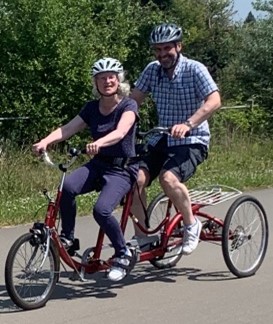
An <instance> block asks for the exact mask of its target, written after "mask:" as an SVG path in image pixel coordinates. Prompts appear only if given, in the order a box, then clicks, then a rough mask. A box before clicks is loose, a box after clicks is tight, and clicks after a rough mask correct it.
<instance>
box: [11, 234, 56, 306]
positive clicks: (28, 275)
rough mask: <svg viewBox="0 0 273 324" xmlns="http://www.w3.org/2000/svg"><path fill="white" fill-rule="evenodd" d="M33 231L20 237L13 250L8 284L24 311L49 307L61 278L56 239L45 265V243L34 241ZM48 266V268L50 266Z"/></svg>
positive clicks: (51, 244)
mask: <svg viewBox="0 0 273 324" xmlns="http://www.w3.org/2000/svg"><path fill="white" fill-rule="evenodd" d="M31 238H32V234H31V233H27V234H24V235H22V236H20V237H19V238H18V239H17V240H16V241H15V242H14V244H13V245H12V247H11V248H10V250H9V253H8V256H7V259H6V263H5V283H6V289H7V291H8V294H9V296H10V298H11V300H12V301H13V302H14V303H15V304H16V305H17V306H18V307H20V308H22V309H24V310H32V309H36V308H40V307H43V306H45V304H46V303H47V301H48V300H49V298H50V296H51V294H52V292H53V290H54V288H55V285H56V283H57V281H58V278H59V272H60V259H59V254H58V252H57V250H56V248H55V247H54V245H53V242H52V241H51V242H50V248H49V252H48V255H47V257H46V259H45V262H44V264H43V267H42V268H41V269H39V266H41V262H42V260H43V256H44V253H45V244H33V243H31ZM46 267H48V269H47V268H46Z"/></svg>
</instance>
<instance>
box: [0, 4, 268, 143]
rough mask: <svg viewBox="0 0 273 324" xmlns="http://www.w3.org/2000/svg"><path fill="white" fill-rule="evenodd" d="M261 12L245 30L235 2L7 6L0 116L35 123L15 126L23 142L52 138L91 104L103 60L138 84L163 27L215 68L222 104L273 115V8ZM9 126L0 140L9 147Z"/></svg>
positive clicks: (1, 19) (1, 8) (0, 13)
mask: <svg viewBox="0 0 273 324" xmlns="http://www.w3.org/2000/svg"><path fill="white" fill-rule="evenodd" d="M254 6H255V9H257V10H262V11H263V12H265V13H267V15H266V16H265V17H264V18H263V19H257V20H253V19H251V23H238V22H235V21H234V20H233V0H164V1H159V0H153V1H152V0H150V1H149V0H107V1H101V0H36V1H33V0H9V1H3V0H0V33H1V34H0V36H1V37H0V47H1V61H0V90H1V97H0V107H1V108H0V115H1V117H3V116H12V117H16V116H28V117H30V119H29V123H28V124H27V123H26V122H23V121H21V122H18V123H17V124H16V127H13V132H12V133H13V136H14V137H15V140H16V141H17V142H22V141H23V140H24V141H26V142H33V141H34V140H36V138H39V137H41V136H44V135H46V134H47V133H48V132H49V131H50V130H51V129H52V128H55V127H56V126H58V125H60V124H63V123H65V122H66V121H68V120H69V119H71V118H72V117H74V116H75V115H76V114H77V113H78V111H79V110H80V108H81V107H82V105H83V104H84V102H85V101H86V100H89V99H90V98H91V82H90V67H91V65H92V64H93V62H94V61H96V60H97V59H99V58H101V57H103V56H112V57H115V58H117V59H119V60H121V61H122V62H123V64H124V66H125V69H126V70H127V71H128V78H129V80H130V82H131V84H133V82H134V81H135V80H136V78H137V77H138V75H139V73H140V72H141V70H142V69H143V68H144V67H145V65H146V64H147V63H148V62H149V61H150V60H151V59H152V56H151V53H150V49H149V46H148V36H149V33H150V31H151V29H152V28H153V27H154V25H156V24H159V23H162V22H176V23H178V24H179V25H181V26H182V28H183V30H184V39H183V43H184V44H183V51H184V54H185V55H186V56H189V57H190V58H193V59H197V60H200V61H201V62H203V63H204V64H205V65H206V66H207V67H208V69H209V70H210V72H211V73H212V75H213V77H214V78H215V80H216V81H217V82H218V84H219V86H220V89H221V94H222V97H223V101H224V102H232V103H240V102H244V101H245V100H247V99H248V98H249V97H253V95H255V98H256V99H255V100H256V101H257V102H258V103H259V104H260V105H261V107H262V108H265V109H266V110H268V111H269V110H270V109H271V106H272V103H273V102H272V101H273V99H272V97H271V94H272V87H273V85H272V83H273V75H272V69H273V68H272V66H273V64H272V60H273V57H272V56H273V54H272V53H273V41H272V39H271V38H272V37H271V35H272V33H273V16H272V13H273V0H270V1H262V0H256V1H255V3H254ZM150 106H151V102H150V101H148V102H147V106H146V108H145V106H144V109H142V110H141V115H142V117H143V121H144V123H145V124H147V125H151V124H152V122H153V121H154V120H155V116H154V113H153V112H154V111H153V110H152V109H148V107H150ZM271 123H272V122H271ZM7 125H8V123H2V126H1V125H0V132H1V137H8V138H11V131H10V127H9V126H7ZM13 125H15V124H13Z"/></svg>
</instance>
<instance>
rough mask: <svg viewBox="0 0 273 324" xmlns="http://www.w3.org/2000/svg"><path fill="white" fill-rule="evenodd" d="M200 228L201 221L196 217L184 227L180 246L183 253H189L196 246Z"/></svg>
mask: <svg viewBox="0 0 273 324" xmlns="http://www.w3.org/2000/svg"><path fill="white" fill-rule="evenodd" d="M201 229H202V223H201V222H200V220H199V219H198V218H196V222H195V223H194V224H192V225H190V226H185V227H184V231H183V233H184V236H183V246H182V252H183V254H186V255H189V254H191V253H192V252H193V251H194V250H195V249H196V248H197V245H198V243H199V236H200V233H201Z"/></svg>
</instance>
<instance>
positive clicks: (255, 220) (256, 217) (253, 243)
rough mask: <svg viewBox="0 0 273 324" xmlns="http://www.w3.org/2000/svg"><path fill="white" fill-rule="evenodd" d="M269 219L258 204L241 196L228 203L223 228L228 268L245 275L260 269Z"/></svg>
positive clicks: (224, 254)
mask: <svg viewBox="0 0 273 324" xmlns="http://www.w3.org/2000/svg"><path fill="white" fill-rule="evenodd" d="M267 244H268V222H267V217H266V213H265V211H264V208H263V206H262V205H261V203H260V202H259V201H258V200H257V199H256V198H254V197H252V196H242V197H240V198H238V199H236V200H235V201H234V202H233V204H232V205H231V206H230V208H229V210H228V212H227V215H226V218H225V221H224V227H223V234H222V251H223V256H224V260H225V262H226V265H227V267H228V268H229V270H230V271H231V272H232V273H233V274H234V275H235V276H237V277H239V278H242V277H248V276H252V275H254V274H255V273H256V271H257V270H258V269H259V268H260V266H261V264H262V262H263V260H264V257H265V254H266V250H267Z"/></svg>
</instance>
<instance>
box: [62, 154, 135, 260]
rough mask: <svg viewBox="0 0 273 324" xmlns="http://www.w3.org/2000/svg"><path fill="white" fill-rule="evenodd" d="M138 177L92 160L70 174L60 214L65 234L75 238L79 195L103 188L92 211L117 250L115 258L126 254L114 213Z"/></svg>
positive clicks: (63, 194) (66, 180)
mask: <svg viewBox="0 0 273 324" xmlns="http://www.w3.org/2000/svg"><path fill="white" fill-rule="evenodd" d="M134 181H135V178H134V177H132V176H130V174H129V173H128V171H126V170H122V169H120V168H117V167H112V166H111V167H110V166H109V165H108V164H105V163H104V162H101V161H98V160H96V159H92V160H91V161H90V162H88V163H86V164H85V165H83V166H81V167H80V168H78V169H76V170H75V171H73V172H72V173H71V174H69V175H67V176H66V178H65V182H64V187H63V193H62V199H61V205H60V211H61V218H62V234H64V235H65V236H66V237H67V238H69V239H73V238H74V229H75V219H76V212H77V210H76V209H77V208H76V200H75V198H76V196H77V195H81V194H85V193H88V192H91V191H93V190H96V189H98V184H100V186H101V191H100V194H99V197H98V200H97V202H96V204H95V206H94V209H93V215H94V218H95V220H96V222H97V223H98V224H99V226H100V227H101V228H102V229H103V231H104V233H105V234H106V235H107V236H108V238H109V239H110V241H111V242H112V244H113V247H114V249H115V256H121V255H123V254H124V253H125V251H126V244H125V239H124V236H123V233H122V231H121V228H120V225H119V222H118V221H117V219H116V218H115V217H114V216H113V215H112V213H113V210H114V209H115V208H116V206H117V205H118V204H119V203H120V201H121V200H122V198H123V197H124V196H125V195H126V193H128V191H129V190H130V189H131V187H132V185H133V183H134Z"/></svg>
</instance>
